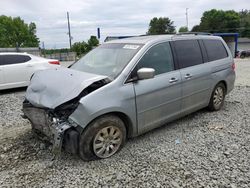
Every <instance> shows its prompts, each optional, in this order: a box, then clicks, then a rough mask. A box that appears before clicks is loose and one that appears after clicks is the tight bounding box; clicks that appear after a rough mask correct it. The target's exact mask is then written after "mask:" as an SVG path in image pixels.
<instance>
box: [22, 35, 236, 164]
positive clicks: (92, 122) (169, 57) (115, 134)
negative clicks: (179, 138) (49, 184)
mask: <svg viewBox="0 0 250 188" xmlns="http://www.w3.org/2000/svg"><path fill="white" fill-rule="evenodd" d="M234 81H235V64H234V61H233V57H232V55H231V53H230V50H229V48H228V47H227V45H226V44H225V42H224V41H223V40H222V39H221V38H220V37H215V36H208V35H155V36H141V37H132V38H127V39H121V40H114V41H110V42H106V43H104V44H102V45H100V46H99V47H97V48H95V49H94V50H92V51H91V52H89V53H88V54H87V55H85V56H84V57H82V58H81V59H80V60H79V61H77V62H75V63H74V64H73V65H72V66H71V67H69V68H54V69H49V70H46V71H40V72H36V73H35V74H34V75H33V76H32V79H31V83H30V85H29V87H28V88H27V92H26V98H25V101H24V103H23V112H24V117H25V118H28V119H29V120H30V122H31V125H32V129H33V130H34V132H35V133H37V134H38V135H40V136H43V137H45V138H47V139H48V140H49V141H50V142H52V143H53V150H54V152H55V153H60V151H61V149H62V148H64V150H66V151H68V152H71V153H74V154H79V155H80V157H81V158H82V159H83V160H93V159H98V158H107V157H110V156H112V155H113V154H115V153H116V152H118V151H119V150H120V149H121V148H122V146H123V145H124V143H125V141H126V139H127V138H130V137H135V136H138V135H140V134H143V133H145V132H146V131H149V130H151V129H154V128H156V127H159V126H161V125H163V124H166V123H168V122H170V121H173V120H175V119H177V118H180V117H183V116H185V115H187V114H190V113H192V112H195V111H197V110H199V109H202V108H205V107H208V109H209V110H220V109H221V107H222V106H223V103H224V98H225V95H226V94H228V93H229V92H230V91H231V90H232V89H233V87H234Z"/></svg>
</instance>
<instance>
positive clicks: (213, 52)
mask: <svg viewBox="0 0 250 188" xmlns="http://www.w3.org/2000/svg"><path fill="white" fill-rule="evenodd" d="M203 43H204V46H205V48H206V51H207V55H208V60H209V61H215V60H218V59H223V58H226V57H228V54H227V51H226V49H225V46H224V45H223V43H222V42H221V41H220V40H203Z"/></svg>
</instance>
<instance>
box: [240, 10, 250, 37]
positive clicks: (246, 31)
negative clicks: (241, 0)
mask: <svg viewBox="0 0 250 188" xmlns="http://www.w3.org/2000/svg"><path fill="white" fill-rule="evenodd" d="M239 14H240V35H241V36H242V37H249V38H250V10H242V11H241V12H239Z"/></svg>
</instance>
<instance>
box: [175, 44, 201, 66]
mask: <svg viewBox="0 0 250 188" xmlns="http://www.w3.org/2000/svg"><path fill="white" fill-rule="evenodd" d="M174 46H175V51H176V56H177V60H178V63H179V68H185V67H191V66H194V65H199V64H202V63H203V59H202V54H201V49H200V45H199V43H198V41H197V40H179V41H174Z"/></svg>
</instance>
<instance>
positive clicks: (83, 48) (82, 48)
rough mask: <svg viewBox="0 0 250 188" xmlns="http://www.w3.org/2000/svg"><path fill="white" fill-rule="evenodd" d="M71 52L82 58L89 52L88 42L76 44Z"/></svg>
mask: <svg viewBox="0 0 250 188" xmlns="http://www.w3.org/2000/svg"><path fill="white" fill-rule="evenodd" d="M71 50H72V51H73V52H76V55H77V56H80V55H81V54H85V53H87V52H88V44H87V43H86V42H84V41H83V42H75V43H74V44H73V45H72V47H71Z"/></svg>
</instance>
